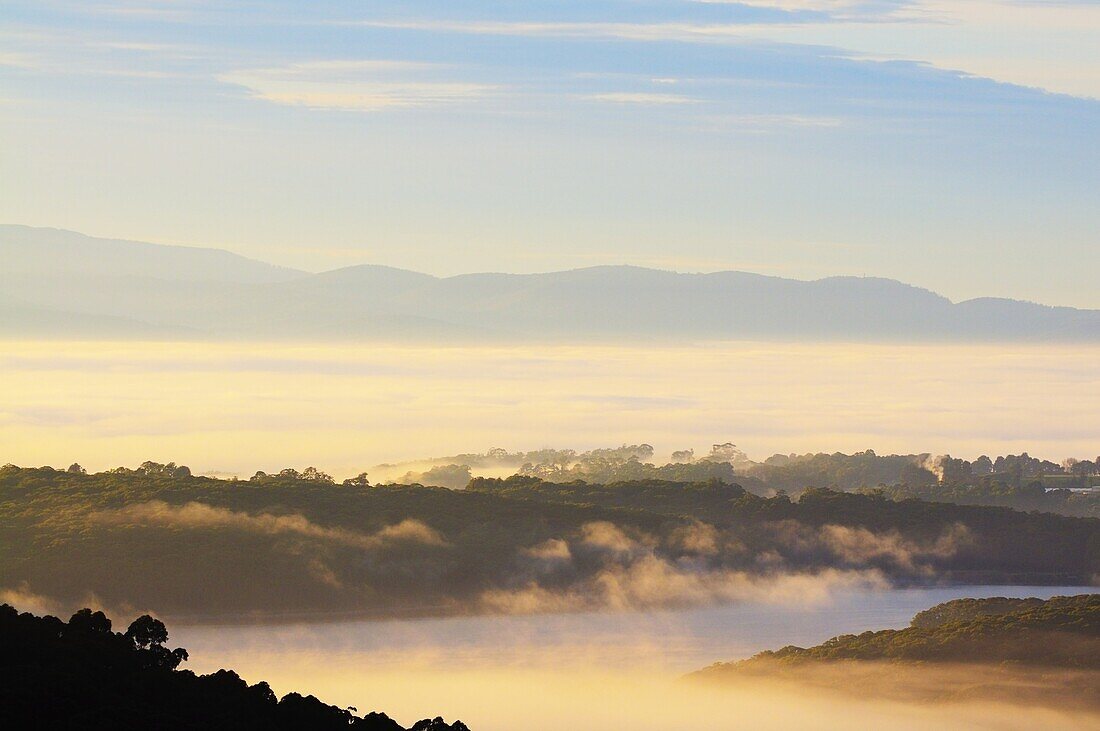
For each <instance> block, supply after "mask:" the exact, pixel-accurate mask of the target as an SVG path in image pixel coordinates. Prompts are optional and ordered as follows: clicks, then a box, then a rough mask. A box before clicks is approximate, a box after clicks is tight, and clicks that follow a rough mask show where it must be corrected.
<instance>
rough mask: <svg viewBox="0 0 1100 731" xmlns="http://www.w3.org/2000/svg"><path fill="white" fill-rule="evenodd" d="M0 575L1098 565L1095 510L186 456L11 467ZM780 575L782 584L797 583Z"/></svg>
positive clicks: (6, 478)
mask: <svg viewBox="0 0 1100 731" xmlns="http://www.w3.org/2000/svg"><path fill="white" fill-rule="evenodd" d="M0 549H2V550H0V591H3V592H5V594H6V595H7V596H11V597H19V598H26V599H27V600H33V601H38V602H41V603H42V604H43V605H46V606H49V604H50V602H54V603H55V606H56V605H58V604H60V605H62V606H72V605H73V604H74V603H78V602H81V601H83V600H84V598H86V597H88V596H95V597H97V598H98V600H99V601H101V602H104V604H105V605H106V606H111V607H127V606H140V607H149V608H152V609H155V610H157V611H158V612H160V613H161V614H164V615H166V616H187V617H194V618H205V617H220V618H223V619H231V618H241V619H249V618H261V619H262V618H282V617H293V616H299V615H309V616H316V615H317V614H318V613H322V614H330V615H336V614H347V615H356V616H378V617H393V616H410V615H429V614H430V615H438V614H463V613H485V612H544V611H570V610H580V609H600V608H612V609H632V608H647V607H670V606H683V605H701V604H708V603H717V602H727V601H737V600H740V599H747V598H769V597H775V596H784V595H791V594H797V593H798V592H805V591H808V590H810V589H811V588H813V589H819V590H828V589H830V588H832V587H835V586H841V585H844V586H851V585H863V586H872V585H873V586H881V585H884V584H886V583H892V584H928V583H938V582H962V583H1012V584H1021V583H1042V584H1060V585H1080V584H1086V583H1089V582H1090V581H1092V580H1093V579H1094V577H1095V576H1097V575H1100V520H1097V519H1084V518H1069V517H1063V516H1057V515H1051V514H1039V513H1033V514H1028V513H1022V512H1017V511H1013V510H1009V509H1006V508H993V507H981V506H963V505H951V504H943V503H930V502H925V501H917V500H903V501H900V502H895V501H891V500H889V499H887V498H886V497H885V496H884V495H882V494H879V493H876V494H857V493H844V492H837V491H833V490H828V489H809V490H805V491H803V492H802V493H801V494H800V495H799V496H798V498H797V499H792V498H790V497H788V496H787V495H785V494H781V493H780V494H776V495H774V496H772V497H763V496H760V495H756V494H753V493H751V492H749V491H747V490H746V489H744V488H743V487H741V486H739V485H735V484H729V483H725V482H722V481H720V480H712V481H707V482H675V481H667V480H634V481H627V482H615V483H610V484H606V485H599V484H592V483H588V482H583V481H576V482H569V483H552V482H546V481H543V480H541V479H539V478H537V477H528V476H514V477H511V478H508V479H487V478H481V479H475V480H472V481H471V482H470V484H469V486H468V488H467V489H466V490H449V489H445V488H439V487H424V486H419V485H412V486H403V485H385V486H370V484H369V481H368V480H367V479H366V477H365V476H362V475H361V476H359V477H358V478H353V479H349V480H345V481H343V482H342V483H339V484H338V483H336V482H335V481H334V480H333V479H332V478H331V477H330V476H329V475H326V474H325V473H323V472H321V471H320V470H316V469H308V470H305V471H302V472H299V471H296V470H284V471H282V472H280V473H277V474H263V473H260V474H258V475H256V476H255V477H254V478H253V479H251V480H217V479H211V478H206V477H197V476H195V475H192V474H190V471H189V470H186V469H185V468H181V467H179V466H175V465H159V464H155V463H147V464H146V465H143V466H141V467H139V468H137V469H133V470H130V469H119V470H112V471H108V472H104V473H98V474H86V473H85V472H84V471H83V470H81V469H79V467H78V466H76V465H74V466H73V467H71V468H70V469H68V470H55V469H51V468H38V469H27V468H18V467H13V466H7V467H4V468H0ZM784 592H786V593H787V594H784Z"/></svg>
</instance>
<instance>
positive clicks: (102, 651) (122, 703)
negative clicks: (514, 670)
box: [0, 604, 469, 731]
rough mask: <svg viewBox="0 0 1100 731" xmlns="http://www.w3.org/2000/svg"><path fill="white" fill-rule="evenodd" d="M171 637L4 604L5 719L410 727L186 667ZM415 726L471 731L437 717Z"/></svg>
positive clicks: (141, 622) (93, 726) (21, 722)
mask: <svg viewBox="0 0 1100 731" xmlns="http://www.w3.org/2000/svg"><path fill="white" fill-rule="evenodd" d="M167 641H168V630H167V629H166V628H165V626H164V624H163V623H161V622H160V621H159V620H157V619H154V618H153V617H150V616H148V615H144V616H142V617H139V618H138V619H136V620H134V622H133V623H131V624H130V626H129V628H128V629H127V630H126V632H114V631H112V626H111V620H110V619H108V618H107V617H106V616H105V615H104V614H103V612H92V610H90V609H82V610H80V611H79V612H77V613H76V614H74V615H73V616H72V618H70V619H69V621H68V622H63V621H61V620H60V619H58V618H57V617H52V616H45V617H37V616H35V615H33V614H29V613H23V614H20V613H19V612H17V611H16V610H15V608H13V607H11V606H10V605H8V604H3V605H0V726H2V727H3V728H9V729H29V728H41V729H47V728H48V729H88V730H89V731H91V730H98V729H112V730H118V731H125V730H128V729H134V730H135V731H136V730H137V729H142V730H144V729H154V728H155V729H161V730H163V731H176V730H179V731H182V730H184V729H226V730H228V729H265V730H270V729H287V730H288V731H289V730H291V729H294V730H295V731H299V730H300V731H307V730H308V731H325V730H327V729H355V730H357V731H405V729H404V728H403V727H402V726H400V725H399V724H398V723H397V722H396V721H394V720H393V719H391V718H389V717H388V716H386V714H384V713H368V714H366V715H365V716H356V715H355V713H353V712H352V711H351V710H350V709H343V708H337V707H336V706H330V705H327V704H325V703H323V702H321V701H320V700H318V699H317V698H315V697H314V696H312V695H306V696H303V695H301V694H299V693H288V694H286V695H284V696H283V697H282V699H278V698H276V696H275V693H274V692H272V690H271V688H270V686H268V684H267V683H266V682H262V681H261V682H258V683H255V684H253V685H249V684H248V683H246V682H245V681H244V680H243V679H242V678H241V677H240V676H239V675H237V674H236V673H235V672H233V671H232V670H219V671H218V672H216V673H212V674H209V675H196V674H194V673H192V672H190V671H188V670H179V669H178V667H179V665H180V664H181V663H182V662H185V661H186V660H187V651H186V650H183V649H179V648H177V649H174V650H169V649H168V647H167V645H166V644H165V643H167ZM411 731H469V729H467V727H466V725H465V724H463V723H462V722H461V721H456V722H455V723H453V724H447V723H445V722H444V721H443V720H442V719H440V718H436V719H434V720H433V719H427V720H424V721H420V722H418V723H416V724H415V725H414V726H413V727H412V730H411Z"/></svg>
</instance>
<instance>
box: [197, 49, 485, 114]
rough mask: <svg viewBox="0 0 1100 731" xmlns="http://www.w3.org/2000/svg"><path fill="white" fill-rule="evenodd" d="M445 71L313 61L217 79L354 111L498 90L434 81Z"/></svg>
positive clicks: (382, 62) (293, 101)
mask: <svg viewBox="0 0 1100 731" xmlns="http://www.w3.org/2000/svg"><path fill="white" fill-rule="evenodd" d="M447 68H448V67H447V66H445V65H441V64H430V63H420V62H413V61H402V60H386V59H360V60H317V61H308V62H302V63H295V64H290V65H287V66H281V67H274V68H261V69H245V70H240V71H233V72H230V73H226V74H222V75H221V76H219V77H218V78H219V80H220V81H222V82H225V83H229V84H235V85H238V86H242V87H244V88H246V89H247V90H248V92H249V95H250V96H251V97H253V98H255V99H262V100H264V101H269V102H273V103H276V104H286V105H292V106H303V107H310V108H313V109H336V110H350V111H360V112H372V111H378V110H383V109H390V108H401V107H423V106H439V105H448V104H458V103H463V102H470V101H474V100H477V99H481V98H484V97H486V96H488V95H489V94H491V93H493V92H494V91H496V90H498V89H499V87H498V86H497V85H495V84H483V83H476V82H470V81H457V80H447V79H441V78H439V76H440V74H441V72H443V71H445V70H446V69H447Z"/></svg>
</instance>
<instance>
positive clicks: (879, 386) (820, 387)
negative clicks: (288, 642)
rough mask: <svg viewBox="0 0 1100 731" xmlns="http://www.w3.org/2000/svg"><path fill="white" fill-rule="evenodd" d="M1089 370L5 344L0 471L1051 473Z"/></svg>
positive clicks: (754, 351)
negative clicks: (911, 464) (543, 452)
mask: <svg viewBox="0 0 1100 731" xmlns="http://www.w3.org/2000/svg"><path fill="white" fill-rule="evenodd" d="M1097 362H1100V348H1097V346H1094V345H1084V346H1080V347H1064V346H1052V345H1042V346H1027V345H1012V346H993V345H981V346H963V345H958V346H924V345H840V344H825V345H813V344H775V343H770V344H769V343H714V344H705V345H698V346H693V347H684V346H679V347H663V346H657V345H655V346H653V347H645V348H642V347H566V346H554V347H544V348H539V347H533V346H523V347H518V346H517V347H510V348H506V347H481V348H459V347H450V348H431V347H387V346H374V345H361V346H332V345H325V346H309V345H299V346H294V345H270V346H262V345H251V344H250V345H247V346H243V345H201V344H193V343H189V344H171V343H167V344H166V343H148V344H135V343H126V344H115V345H112V344H107V343H95V344H88V343H83V344H82V343H61V342H49V343H13V342H6V343H3V347H2V348H0V404H2V406H0V444H3V446H4V454H3V455H2V457H0V459H3V460H4V461H10V462H13V463H15V464H21V465H42V464H53V465H61V466H64V465H68V464H70V463H72V462H74V461H77V462H80V463H81V464H82V465H84V466H85V467H87V468H89V469H91V470H93V471H95V470H101V469H108V468H111V467H117V466H119V465H129V466H133V465H136V464H140V463H141V462H143V461H145V460H147V459H152V460H157V461H161V462H167V461H173V462H176V463H178V464H187V465H189V466H191V467H192V468H193V469H195V471H196V472H199V473H202V472H207V471H220V472H223V473H228V474H238V475H243V476H251V475H252V474H253V473H254V472H255V471H256V470H261V469H262V470H265V471H277V470H279V469H281V468H283V467H297V468H299V469H301V468H303V467H305V466H307V465H315V466H317V467H320V468H322V469H323V470H325V471H326V472H329V473H331V474H333V475H335V476H337V477H338V478H342V477H350V476H353V475H357V474H359V473H360V472H362V471H363V470H364V469H368V468H370V467H371V466H372V465H376V464H378V463H381V462H391V463H392V462H402V461H405V460H413V459H420V458H423V457H425V456H429V455H438V454H458V453H463V452H473V451H482V450H484V449H485V448H486V447H489V446H497V447H504V448H507V449H510V450H517V449H536V448H540V447H547V446H562V445H567V446H570V447H575V448H578V449H589V448H592V447H604V446H608V445H614V444H618V443H623V442H625V443H639V442H643V441H644V442H649V443H651V444H653V445H655V446H656V447H657V450H658V458H662V457H664V456H667V455H668V453H669V452H671V451H672V450H676V449H685V448H695V449H697V450H698V449H703V450H704V451H705V449H706V448H708V447H709V445H710V444H712V443H714V442H725V441H734V442H736V443H737V445H738V446H739V447H740V448H742V449H743V450H745V451H746V452H748V453H749V455H750V456H752V457H755V458H758V459H763V458H764V457H767V456H768V455H771V454H773V453H775V452H783V453H787V452H791V451H798V452H804V451H819V450H823V451H829V452H831V451H845V452H855V451H861V450H864V449H868V448H871V449H875V450H876V451H878V452H879V453H890V452H898V453H902V454H907V453H910V452H914V451H927V452H931V453H934V454H943V453H951V454H954V455H956V456H965V457H968V458H973V457H976V456H977V455H979V454H982V453H987V454H1009V453H1012V454H1015V453H1019V452H1020V451H1022V450H1031V452H1032V454H1037V455H1041V456H1044V457H1047V458H1051V459H1056V460H1057V459H1061V458H1062V457H1064V456H1066V455H1070V454H1076V455H1086V454H1091V450H1094V449H1095V446H1096V445H1095V441H1096V440H1095V437H1096V434H1098V433H1100V388H1097V372H1098V370H1097V366H1096V364H1097ZM403 469H409V468H408V467H404V468H403ZM385 477H392V476H388V475H371V478H372V480H374V481H376V482H377V481H379V480H380V479H384V478H385Z"/></svg>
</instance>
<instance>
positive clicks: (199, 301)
mask: <svg viewBox="0 0 1100 731" xmlns="http://www.w3.org/2000/svg"><path fill="white" fill-rule="evenodd" d="M4 302H8V303H14V302H18V303H19V305H20V306H13V305H11V304H9V305H7V306H3V307H0V335H2V336H13V335H17V336H19V337H27V336H28V335H39V336H42V337H53V336H61V335H66V336H73V335H76V336H80V337H90V338H96V337H106V336H108V335H110V336H122V337H129V336H131V335H130V333H132V337H138V336H142V337H149V336H150V334H151V333H153V334H155V333H162V334H163V336H164V337H178V336H181V334H189V335H190V336H191V337H194V338H199V339H203V338H209V339H219V338H230V339H245V340H248V339H273V338H274V339H281V338H293V339H320V340H328V339H335V340H426V341H431V342H447V341H459V342H478V341H486V342H490V341H491V342H499V341H512V340H527V341H530V340H542V341H554V342H557V341H563V342H573V341H586V340H593V341H600V342H609V341H621V340H638V341H646V342H652V341H654V340H672V341H680V340H689V341H690V340H723V339H725V340H732V339H757V340H759V339H764V340H768V339H775V340H787V339H804V340H830V341H835V340H851V341H961V342H969V341H1038V342H1042V341H1066V342H1081V341H1095V342H1100V310H1084V309H1077V308H1072V307H1057V306H1049V305H1042V304H1036V303H1031V302H1026V301H1022V300H1013V299H1007V298H997V297H979V298H974V299H970V300H964V301H961V302H958V303H955V302H952V301H951V300H950V299H948V298H947V297H944V296H943V295H940V294H938V293H936V292H934V291H932V290H929V289H926V288H923V287H919V286H915V285H912V284H908V283H905V282H900V281H897V280H893V279H888V278H884V277H857V276H832V277H825V278H822V279H816V280H799V279H789V278H784V277H777V276H774V275H766V274H757V273H753V272H743V271H733V270H729V271H720V272H708V273H702V272H695V273H692V272H675V271H668V270H662V269H651V268H647V267H640V266H634V265H597V266H591V267H582V268H578V269H570V270H563V271H552V272H542V273H534V274H509V273H503V272H479V273H469V274H459V275H454V276H449V277H437V276H433V275H430V274H424V273H421V272H415V271H412V270H407V269H400V268H395V267H389V266H384V265H378V264H360V265H353V266H348V267H341V268H337V269H332V270H328V271H325V272H320V273H316V274H313V273H308V272H304V271H300V270H295V269H287V268H282V267H276V266H274V265H270V264H267V263H265V262H261V261H257V260H253V259H248V258H246V257H241V256H238V255H236V254H233V253H231V252H228V251H224V250H221V249H205V248H192V247H179V246H164V245H160V244H149V243H144V242H134V241H126V240H120V239H100V238H95V237H89V236H84V235H83V234H78V233H73V232H67V231H64V230H61V229H35V228H31V227H26V226H14V225H0V304H3V303H4ZM33 313H38V314H33ZM42 313H50V314H48V315H44V314H42ZM65 313H70V314H69V316H68V319H66V317H67V316H66V314H65ZM121 321H125V322H126V323H127V326H126V327H121Z"/></svg>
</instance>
